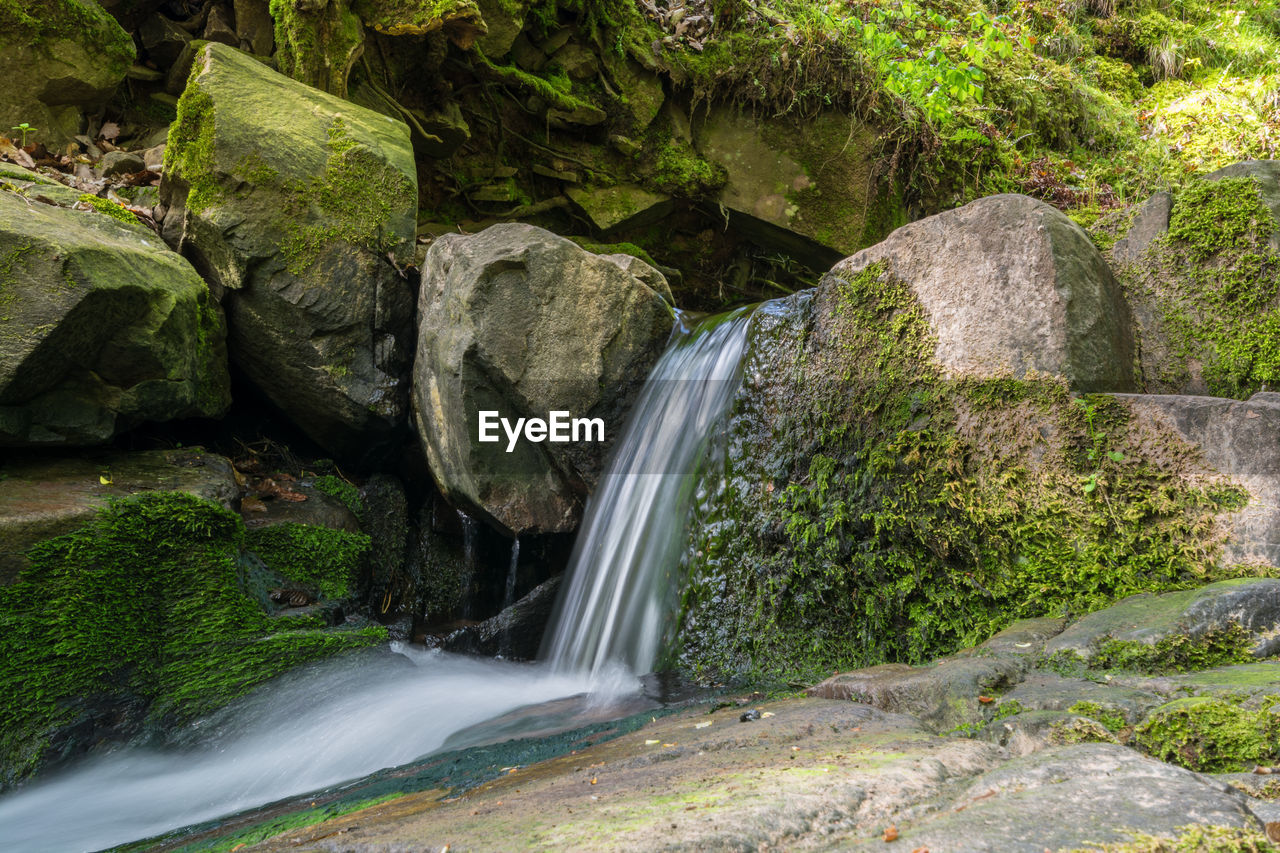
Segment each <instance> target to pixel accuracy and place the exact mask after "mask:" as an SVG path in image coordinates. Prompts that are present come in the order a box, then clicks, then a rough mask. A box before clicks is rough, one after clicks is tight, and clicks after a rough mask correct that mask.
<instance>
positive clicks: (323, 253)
mask: <svg viewBox="0 0 1280 853" xmlns="http://www.w3.org/2000/svg"><path fill="white" fill-rule="evenodd" d="M161 196H162V199H163V203H164V204H165V205H166V206H167V212H166V215H165V218H164V233H165V238H166V239H167V240H169V241H170V242H171V243H172V244H173V245H174V246H176V247H177V248H178V249H179V250H180V251H181V252H182V253H183V254H184V255H186V256H187V257H189V258H190V259H191V260H192V262H193V263H194V264H195V265H196V267H197V268H198V269H200V270H201V272H203V273H204V274H205V275H206V277H207V278H208V279H209V281H210V282H211V284H212V285H213V287H214V288H215V290H216V291H217V292H218V294H219V295H220V297H221V298H222V300H223V304H224V305H225V307H226V310H227V313H228V316H229V318H230V322H231V339H230V351H231V358H232V360H233V361H235V363H236V364H237V365H239V367H240V368H241V369H243V370H244V373H245V375H246V376H247V377H248V378H249V379H250V381H252V382H253V383H254V384H255V385H256V386H257V387H258V388H259V389H261V390H262V392H263V393H264V394H266V396H267V397H268V398H269V399H270V400H271V401H272V402H273V403H275V404H276V405H277V406H278V407H279V408H280V409H281V410H282V411H283V412H284V413H285V414H286V415H287V416H289V417H290V418H291V419H292V420H293V421H294V422H295V423H296V424H297V425H298V426H299V427H300V428H301V429H302V430H303V431H304V432H306V433H307V434H308V435H310V436H311V437H312V438H313V439H315V440H316V441H317V442H318V443H319V444H321V445H322V446H324V447H325V448H327V449H329V450H330V451H331V452H334V453H337V454H341V455H343V456H345V457H366V456H369V455H372V454H375V453H376V452H378V450H379V449H380V448H381V447H382V444H383V442H384V440H385V439H387V438H388V437H389V436H391V435H393V434H394V433H395V431H396V430H397V428H399V427H400V426H401V425H402V424H403V423H404V421H405V416H406V408H405V407H406V404H407V393H408V381H407V380H408V365H409V359H410V357H411V355H412V353H411V351H410V349H411V341H412V336H413V302H412V296H411V293H410V290H409V286H408V284H407V282H406V281H405V279H404V277H403V276H402V274H401V273H400V271H399V270H398V269H397V266H396V265H397V264H405V263H408V262H409V261H410V260H411V258H412V248H413V232H414V216H415V210H416V204H417V179H416V173H415V169H414V161H413V151H412V148H411V147H410V144H409V131H408V128H407V127H406V126H405V125H404V124H403V123H401V122H398V121H394V120H392V119H390V118H388V117H386V116H383V115H379V114H377V113H374V112H371V111H369V110H366V109H364V108H362V107H359V106H356V105H355V104H352V103H349V102H346V101H342V100H339V99H338V98H335V97H332V96H330V95H326V94H325V93H323V92H320V91H317V90H315V89H310V88H308V87H306V86H303V85H301V84H299V83H297V82H295V81H292V80H290V79H288V78H286V77H284V76H282V75H280V74H277V73H275V72H273V71H271V70H270V69H269V68H267V67H266V66H265V65H263V64H262V63H261V62H258V61H257V60H255V59H253V58H251V57H249V56H247V55H245V54H243V53H241V52H239V51H237V50H235V49H233V48H229V47H226V46H224V45H219V44H209V45H206V46H205V47H204V48H203V49H202V51H201V52H200V54H199V55H198V57H197V59H196V63H195V65H194V67H193V69H192V75H191V79H190V81H189V83H188V84H187V88H186V91H185V92H184V93H183V95H182V99H181V100H180V101H179V104H178V120H177V121H176V122H174V124H173V126H172V128H171V130H170V135H169V142H168V144H167V146H166V148H165V177H164V181H163V182H162V184H161Z"/></svg>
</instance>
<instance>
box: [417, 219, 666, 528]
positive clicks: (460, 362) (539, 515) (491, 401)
mask: <svg viewBox="0 0 1280 853" xmlns="http://www.w3.org/2000/svg"><path fill="white" fill-rule="evenodd" d="M633 262H634V263H635V264H639V263H641V262H639V261H636V260H635V259H628V262H627V265H626V266H624V265H623V264H620V263H617V262H615V261H614V260H611V259H610V258H609V257H602V256H599V255H593V254H591V253H590V252H587V251H584V250H583V249H581V248H579V247H578V246H577V245H576V244H575V243H573V242H571V241H569V240H566V239H564V238H563V237H557V236H556V235H554V234H551V233H550V232H547V231H543V230H542V229H540V228H534V227H532V226H528V225H516V224H510V225H495V226H493V227H491V228H487V229H485V230H484V231H482V232H480V233H479V234H474V235H470V236H463V235H452V234H450V235H445V236H443V237H440V238H437V240H436V241H435V243H433V244H432V246H431V249H430V251H428V253H427V257H426V262H425V263H424V265H423V273H422V287H421V291H420V294H419V301H418V357H417V361H416V363H415V365H414V380H413V397H414V413H415V417H416V420H417V426H418V433H419V436H420V437H421V440H422V444H423V447H424V448H425V450H426V453H427V459H428V461H429V462H430V464H431V470H432V473H433V474H434V475H435V477H436V479H437V481H438V482H439V484H440V486H441V488H442V490H443V491H444V492H445V494H446V495H448V496H449V498H450V499H451V500H452V501H455V502H457V503H458V504H461V505H463V506H466V507H468V508H469V509H474V510H475V511H476V512H478V513H479V514H481V515H482V516H483V517H485V518H486V519H488V520H489V521H490V522H491V523H492V524H494V525H495V526H496V527H498V528H499V529H500V530H502V531H504V532H508V533H512V534H517V533H521V532H525V531H537V532H555V531H567V530H572V529H573V528H574V527H576V526H577V523H578V520H579V517H580V513H581V510H582V502H583V499H584V498H585V497H586V495H587V493H588V492H589V491H590V490H591V488H592V487H593V486H594V484H595V482H596V479H597V478H598V477H599V476H600V474H601V472H602V469H603V465H604V458H605V454H606V453H607V451H608V448H609V442H610V441H612V439H613V438H614V437H616V435H617V434H618V432H619V431H620V429H621V426H622V421H623V418H624V416H625V414H626V411H627V409H628V408H629V406H630V401H631V399H632V397H633V396H634V392H635V390H636V389H637V388H638V387H639V383H640V382H642V381H643V379H644V378H645V376H646V375H647V374H648V371H649V368H650V367H651V366H652V365H653V363H654V362H655V361H656V360H657V357H658V355H659V353H660V351H661V349H662V346H663V344H664V343H665V341H666V339H667V338H668V337H669V335H670V333H671V328H672V322H673V320H672V313H671V308H670V306H669V305H667V303H666V301H665V300H664V299H663V298H662V296H661V295H659V294H658V293H657V292H655V291H654V290H653V289H652V288H651V287H650V286H649V285H648V284H647V283H646V282H645V281H643V280H641V279H640V278H638V277H637V276H636V275H635V274H634V272H632V271H629V270H628V268H627V267H629V266H631V265H632V263H633ZM481 410H490V411H497V412H499V413H500V416H501V417H504V418H507V419H509V420H510V421H511V422H513V423H514V422H515V420H516V419H517V418H543V419H546V418H547V417H548V413H549V412H552V411H563V412H568V413H570V415H569V416H570V417H573V418H596V417H599V418H602V419H603V420H604V424H605V436H606V440H605V441H597V442H577V443H568V444H552V443H536V444H535V443H531V442H528V441H524V440H523V439H522V440H520V441H519V442H518V443H517V444H516V445H515V447H514V448H513V450H512V451H511V452H507V446H508V442H507V440H506V439H505V438H503V439H502V440H501V441H497V442H493V443H480V442H478V441H477V430H478V426H479V423H478V418H479V414H478V413H479V412H480V411H481ZM499 432H501V431H499Z"/></svg>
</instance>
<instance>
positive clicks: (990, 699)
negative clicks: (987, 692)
mask: <svg viewBox="0 0 1280 853" xmlns="http://www.w3.org/2000/svg"><path fill="white" fill-rule="evenodd" d="M978 701H979V702H981V703H982V704H983V705H990V704H991V703H992V702H994V701H996V700H995V697H994V696H979V697H978Z"/></svg>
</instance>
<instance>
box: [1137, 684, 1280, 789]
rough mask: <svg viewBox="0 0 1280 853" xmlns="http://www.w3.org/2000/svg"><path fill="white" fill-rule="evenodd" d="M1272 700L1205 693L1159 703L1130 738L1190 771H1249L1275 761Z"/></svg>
mask: <svg viewBox="0 0 1280 853" xmlns="http://www.w3.org/2000/svg"><path fill="white" fill-rule="evenodd" d="M1276 704H1277V700H1274V699H1268V700H1266V701H1264V702H1263V703H1262V706H1261V707H1260V708H1256V709H1250V708H1246V707H1243V706H1242V705H1240V704H1238V703H1235V702H1231V701H1227V700H1225V699H1215V698H1210V697H1207V696H1195V697H1191V698H1188V699H1179V700H1177V701H1175V702H1170V703H1169V704H1167V705H1162V706H1161V707H1159V708H1157V709H1156V710H1155V711H1153V712H1152V713H1151V715H1150V716H1149V717H1148V718H1147V720H1146V721H1145V722H1144V723H1142V725H1140V726H1138V728H1137V729H1136V730H1135V731H1134V743H1135V745H1136V746H1138V747H1139V748H1141V749H1142V750H1144V751H1146V752H1148V753H1150V754H1151V755H1153V756H1155V757H1156V758H1159V759H1160V760H1161V761H1168V762H1171V763H1174V764H1180V765H1182V766H1183V767H1186V768H1188V769H1191V770H1200V771H1209V772H1217V771H1229V770H1251V769H1253V767H1254V766H1255V765H1257V764H1274V763H1275V762H1276V761H1277V760H1280V714H1276V713H1275V712H1274V706H1275V705H1276Z"/></svg>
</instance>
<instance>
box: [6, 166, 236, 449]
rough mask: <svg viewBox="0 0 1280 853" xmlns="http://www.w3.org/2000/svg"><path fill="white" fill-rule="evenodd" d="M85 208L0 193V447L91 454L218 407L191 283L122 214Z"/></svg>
mask: <svg viewBox="0 0 1280 853" xmlns="http://www.w3.org/2000/svg"><path fill="white" fill-rule="evenodd" d="M10 188H11V189H12V185H10ZM54 189H55V188H53V187H50V188H49V190H48V191H47V192H48V193H49V194H52V192H53V190H54ZM57 189H63V190H65V189H67V188H65V187H58V188H57ZM45 192H46V191H45V190H40V191H38V192H34V193H33V194H34V195H41V194H43V193H45ZM64 195H66V194H64ZM54 197H55V198H61V197H59V196H54ZM88 198H90V199H92V203H85V202H84V201H83V198H82V197H81V196H79V195H74V197H70V196H68V197H65V198H62V200H63V202H64V203H69V204H75V205H76V207H78V208H83V209H71V208H68V207H59V206H55V205H51V204H43V203H38V202H35V201H34V200H30V199H28V198H26V197H24V196H23V195H22V193H21V192H20V191H6V190H3V189H0V445H6V446H10V447H13V446H32V445H84V444H101V443H103V442H106V441H109V440H110V439H111V438H112V437H114V436H115V435H116V434H117V433H119V432H121V431H123V430H126V429H129V428H131V427H133V426H135V425H137V424H138V423H141V422H143V421H168V420H173V419H175V418H184V417H217V416H219V415H221V414H222V412H223V411H225V409H226V408H227V406H228V405H229V404H230V385H229V379H228V375H227V364H226V341H225V335H226V332H225V328H226V327H225V322H224V320H223V316H222V310H221V308H219V306H218V304H217V302H216V300H214V298H213V296H212V295H211V294H210V293H209V289H208V287H207V286H206V285H205V283H204V281H202V280H201V278H200V276H199V275H198V274H197V273H196V271H195V270H194V269H193V268H192V266H191V264H189V263H188V262H187V261H186V260H184V259H183V258H182V257H180V256H178V255H177V254H175V253H173V252H171V251H169V250H168V249H167V248H166V247H165V246H164V244H163V242H162V241H161V240H160V239H159V238H157V237H156V236H155V234H154V233H153V232H151V231H150V230H148V229H147V228H145V227H144V226H143V225H142V223H141V222H139V221H138V220H137V218H136V217H134V216H133V215H132V214H131V213H129V212H128V211H126V210H124V209H123V208H121V207H120V206H119V205H116V204H113V203H111V202H108V201H106V200H105V199H98V198H96V197H93V196H89V197H88Z"/></svg>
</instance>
